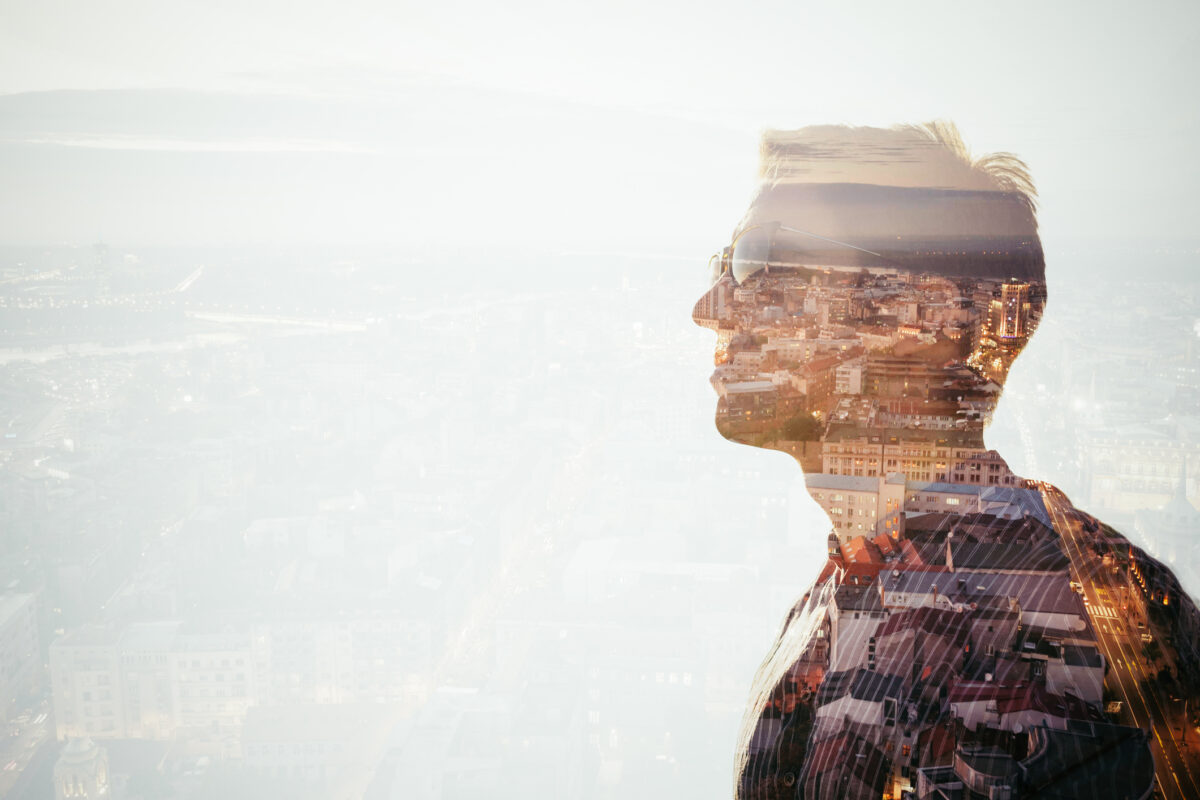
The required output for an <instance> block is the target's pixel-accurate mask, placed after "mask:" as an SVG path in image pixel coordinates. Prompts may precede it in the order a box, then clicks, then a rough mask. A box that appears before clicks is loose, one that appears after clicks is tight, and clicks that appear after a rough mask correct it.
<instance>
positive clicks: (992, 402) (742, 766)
mask: <svg viewBox="0 0 1200 800" xmlns="http://www.w3.org/2000/svg"><path fill="white" fill-rule="evenodd" d="M885 145H886V147H885ZM931 151H932V152H931ZM868 154H869V157H868ZM947 155H951V156H953V157H954V158H957V159H958V160H959V162H960V166H961V170H960V172H959V173H958V178H959V179H960V180H962V181H963V183H964V184H965V183H967V182H974V181H976V180H978V179H980V178H982V179H984V180H988V179H990V180H992V181H993V185H992V187H991V189H990V191H991V195H990V196H989V195H988V194H987V192H988V191H989V190H988V189H982V190H981V189H980V188H979V187H978V186H975V185H958V186H955V185H954V183H953V181H954V179H955V176H954V174H953V171H947V170H946V168H945V164H944V163H942V159H943V158H944V157H945V156H947ZM1003 158H1004V160H1005V163H1004V165H1003V166H1001V167H999V168H996V160H995V157H992V158H991V159H988V158H985V159H981V160H973V159H971V158H970V157H969V155H967V154H966V151H965V148H963V147H962V145H961V142H960V141H959V140H958V139H957V136H956V135H955V133H954V131H953V129H952V128H949V127H947V126H938V125H932V126H926V127H923V128H904V129H896V130H893V131H873V132H864V131H861V130H850V129H808V130H804V131H798V132H794V133H775V132H772V133H768V134H766V135H765V137H764V145H763V160H764V164H763V170H762V171H763V173H764V176H765V178H764V182H763V188H762V189H761V190H760V192H759V193H758V195H757V196H756V197H755V199H754V201H753V202H752V205H751V210H750V212H749V213H748V214H747V215H746V217H745V218H744V219H743V220H742V222H741V223H740V224H739V226H738V228H737V229H736V231H735V234H734V236H733V240H732V243H731V245H730V246H729V247H727V248H725V249H724V250H723V251H722V252H721V253H720V254H718V255H717V256H714V257H713V260H712V261H711V262H710V267H711V270H712V272H713V274H714V276H715V277H716V280H715V282H714V284H713V286H712V287H711V288H710V289H709V291H708V292H706V293H705V294H704V295H703V296H702V297H701V298H700V300H699V301H698V302H697V303H696V305H695V307H694V309H693V312H692V316H693V319H694V321H695V322H696V323H697V324H699V325H701V326H702V327H706V328H709V329H711V330H713V331H715V332H716V335H717V348H716V353H715V358H714V362H715V371H714V372H713V375H712V378H711V381H712V385H713V387H714V389H715V390H716V393H717V396H718V402H717V412H716V425H717V429H718V430H719V431H720V432H721V434H722V435H723V436H725V437H726V438H727V439H730V440H731V441H734V442H738V443H742V444H749V445H753V446H758V447H765V448H770V449H775V450H781V451H783V452H786V453H789V454H790V455H792V456H793V457H794V458H795V459H796V461H798V462H799V464H800V466H801V467H802V469H803V471H804V481H805V485H806V488H807V490H808V493H809V494H810V495H811V497H812V499H813V500H815V501H816V503H817V504H818V505H820V506H821V508H822V509H823V510H824V511H825V512H826V514H827V515H828V518H829V522H830V524H831V530H830V531H829V533H828V561H827V564H826V566H825V569H824V570H823V571H822V572H821V574H820V576H819V577H818V579H817V581H816V582H815V584H814V585H813V586H812V587H811V588H810V589H809V591H808V592H807V593H806V594H805V595H804V596H803V597H802V598H801V599H800V601H799V602H798V603H797V604H796V605H795V606H794V607H793V609H792V611H791V612H790V613H789V614H788V617H787V620H786V622H785V624H784V628H783V631H782V632H781V634H780V637H779V640H778V641H777V643H776V645H775V648H774V650H773V651H772V652H771V653H770V654H769V655H768V656H767V658H766V660H765V661H764V663H763V665H762V667H761V668H760V673H759V678H758V681H757V684H756V686H755V688H754V690H753V692H752V695H751V704H750V707H749V708H748V709H747V718H746V722H745V723H744V725H743V731H742V737H741V740H740V750H739V758H740V761H739V771H738V775H737V784H736V790H737V794H738V796H739V797H743V798H775V797H781V798H782V797H787V798H792V797H802V798H831V799H832V798H845V797H852V798H880V797H883V798H897V800H898V798H902V797H903V798H920V800H969V799H970V798H995V797H1004V798H1020V797H1089V798H1093V797H1094V798H1143V797H1150V796H1152V795H1153V796H1165V797H1196V796H1200V788H1198V787H1200V784H1197V782H1196V780H1195V778H1194V777H1193V775H1194V774H1197V775H1200V770H1198V767H1200V759H1198V758H1196V757H1195V755H1193V752H1192V748H1190V747H1189V746H1188V744H1187V742H1188V740H1189V738H1190V739H1191V740H1192V741H1193V742H1195V743H1197V744H1198V745H1200V736H1198V735H1197V732H1196V731H1192V732H1191V733H1190V735H1189V729H1190V728H1193V727H1195V724H1196V723H1195V720H1194V718H1193V717H1190V716H1189V713H1193V714H1194V711H1195V709H1193V710H1192V712H1189V710H1188V708H1187V706H1188V701H1189V699H1194V698H1195V697H1196V696H1197V690H1198V689H1200V684H1198V683H1197V678H1198V677H1200V660H1198V659H1197V650H1196V647H1195V644H1194V642H1195V640H1196V637H1197V634H1200V616H1198V614H1197V611H1196V606H1195V604H1194V603H1193V602H1192V600H1191V599H1190V597H1189V596H1188V594H1187V592H1185V591H1184V590H1183V589H1182V587H1181V585H1180V583H1179V580H1178V578H1177V577H1176V576H1175V574H1174V573H1173V572H1172V571H1171V570H1170V569H1169V568H1168V567H1166V566H1164V565H1163V564H1161V563H1160V562H1159V561H1157V560H1156V559H1155V558H1153V557H1152V556H1150V555H1148V554H1147V553H1146V552H1145V551H1144V550H1142V549H1141V548H1139V547H1136V546H1134V545H1133V544H1131V543H1130V542H1129V541H1128V540H1127V539H1126V538H1125V537H1124V536H1123V535H1121V534H1120V533H1118V532H1117V530H1115V529H1113V528H1112V527H1110V526H1108V525H1105V524H1103V523H1101V522H1100V521H1098V520H1097V519H1095V518H1093V517H1091V516H1089V515H1088V514H1085V513H1083V512H1081V511H1079V510H1077V509H1076V508H1075V507H1074V506H1073V505H1072V503H1071V501H1070V500H1069V499H1068V498H1067V496H1066V495H1065V494H1063V493H1062V492H1061V491H1060V490H1058V489H1056V488H1055V487H1053V486H1051V485H1049V484H1048V483H1045V482H1040V481H1037V480H1034V479H1031V478H1027V477H1022V476H1019V475H1016V474H1014V473H1013V472H1012V471H1011V470H1010V469H1009V467H1008V464H1007V463H1006V461H1005V460H1004V459H1003V458H1002V457H1001V455H1000V454H999V453H997V452H996V451H994V450H990V449H989V448H988V447H987V446H986V445H985V443H984V435H983V434H984V428H985V427H986V426H987V425H988V424H989V423H990V421H991V419H992V417H993V414H994V412H995V410H996V405H997V401H998V399H999V397H1000V395H1001V392H1002V389H1003V387H1004V384H1005V382H1006V378H1007V375H1008V373H1009V371H1010V369H1011V368H1012V366H1013V364H1014V361H1015V360H1016V358H1017V357H1018V355H1019V354H1020V353H1021V351H1022V349H1023V348H1024V347H1025V346H1026V344H1027V343H1028V341H1029V339H1030V337H1031V336H1032V335H1033V333H1034V331H1035V330H1036V329H1037V328H1038V325H1039V323H1040V322H1041V320H1042V317H1043V313H1044V311H1045V308H1046V300H1047V291H1046V283H1045V280H1044V271H1043V265H1042V256H1041V249H1040V245H1039V244H1038V241H1037V229H1036V222H1035V221H1034V219H1033V214H1032V210H1033V208H1032V184H1031V182H1030V181H1029V180H1028V177H1027V176H1026V175H1025V174H1024V172H1023V170H1022V167H1021V165H1020V164H1019V163H1018V162H1016V161H1015V159H1012V158H1011V157H1003ZM989 162H990V163H989ZM864 164H867V166H866V167H865V168H862V167H863V165H864ZM914 164H915V165H917V167H916V168H917V169H918V176H914V174H913V173H912V172H911V170H912V169H914V167H913V165H914ZM921 164H924V165H925V166H926V167H927V169H928V170H929V171H930V172H938V173H940V174H939V175H937V176H936V177H932V178H930V180H929V182H930V183H931V184H932V183H936V184H939V185H938V186H937V187H936V188H931V186H928V185H926V184H925V182H924V181H922V179H921V178H920V177H919V167H920V165H921ZM889 165H890V168H889ZM789 171H790V173H791V175H790V177H789ZM859 172H862V173H866V175H865V177H864V176H863V175H860V174H858V173H859ZM947 176H950V179H949V183H950V185H949V186H948V185H946V184H947V183H948V180H947ZM855 179H862V180H868V181H879V183H843V181H846V180H855ZM888 181H890V182H888ZM1016 186H1020V187H1021V188H1019V189H1016V188H1014V187H1016ZM956 206H962V208H956ZM1014 208H1015V209H1016V212H1015V213H1014ZM1022 215H1024V216H1023V217H1022ZM1005 269H1009V270H1011V271H1012V272H1013V273H1014V275H1012V276H1008V277H1005V276H1004V271H1005ZM1185 468H1186V460H1185V461H1184V462H1183V466H1182V468H1181V474H1180V475H1179V478H1178V485H1179V487H1180V489H1179V493H1177V495H1176V498H1175V500H1174V501H1172V503H1171V504H1170V505H1169V506H1168V507H1167V508H1165V509H1164V510H1163V511H1162V512H1161V513H1160V514H1159V515H1157V516H1155V517H1154V524H1155V525H1156V526H1158V527H1160V529H1161V533H1160V534H1159V536H1160V537H1162V538H1165V539H1168V540H1172V541H1174V540H1177V539H1186V538H1187V537H1188V536H1189V535H1191V533H1192V531H1194V524H1195V520H1196V517H1197V513H1196V511H1195V510H1194V509H1193V508H1192V507H1191V506H1190V504H1189V502H1188V501H1187V497H1186V475H1184V474H1183V472H1182V470H1183V469H1185ZM813 535H814V536H818V535H821V534H820V533H819V532H818V531H813Z"/></svg>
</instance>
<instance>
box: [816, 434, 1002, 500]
mask: <svg viewBox="0 0 1200 800" xmlns="http://www.w3.org/2000/svg"><path fill="white" fill-rule="evenodd" d="M821 471H822V472H826V473H829V474H832V475H856V476H865V477H874V476H877V475H884V474H887V473H889V472H901V473H904V475H905V477H906V478H907V479H908V480H911V481H939V482H942V481H949V482H953V483H966V484H975V485H978V486H1017V485H1020V484H1021V483H1022V479H1021V478H1019V477H1017V476H1016V475H1014V474H1013V473H1012V472H1011V471H1010V470H1009V469H1008V464H1006V463H1005V461H1004V459H1002V458H1001V457H1000V455H999V454H998V453H996V451H994V450H986V449H984V447H983V441H982V438H981V437H980V435H979V432H978V431H957V430H954V431H938V430H922V429H919V428H917V429H913V428H864V427H861V426H859V425H856V424H852V423H840V422H835V423H832V424H830V426H829V430H828V431H827V432H826V435H825V438H824V440H823V441H822V442H821Z"/></svg>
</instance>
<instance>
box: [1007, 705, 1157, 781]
mask: <svg viewBox="0 0 1200 800" xmlns="http://www.w3.org/2000/svg"><path fill="white" fill-rule="evenodd" d="M1021 766H1022V767H1023V771H1024V772H1025V780H1024V786H1025V791H1027V792H1028V794H1029V795H1030V796H1038V797H1089V798H1097V800H1107V799H1108V798H1113V799H1114V800H1116V798H1126V797H1144V796H1146V795H1147V794H1148V793H1149V791H1150V788H1151V785H1152V784H1153V782H1154V758H1153V756H1152V755H1151V754H1150V745H1149V742H1148V741H1147V735H1146V733H1145V732H1144V731H1143V730H1142V729H1141V728H1128V727H1125V726H1122V725H1104V724H1097V723H1090V722H1082V723H1072V724H1069V725H1068V727H1067V730H1055V729H1052V728H1044V727H1038V728H1034V729H1032V730H1030V732H1029V756H1028V757H1027V758H1026V759H1025V760H1024V761H1023V762H1021Z"/></svg>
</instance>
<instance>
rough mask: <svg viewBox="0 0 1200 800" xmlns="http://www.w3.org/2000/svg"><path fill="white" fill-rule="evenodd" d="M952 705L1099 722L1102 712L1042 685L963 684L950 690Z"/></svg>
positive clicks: (967, 682) (964, 682) (1005, 712)
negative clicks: (992, 706) (984, 705)
mask: <svg viewBox="0 0 1200 800" xmlns="http://www.w3.org/2000/svg"><path fill="white" fill-rule="evenodd" d="M948 699H949V702H951V703H980V702H984V703H995V704H996V711H997V713H1000V714H1013V713H1017V712H1020V711H1040V712H1042V713H1044V714H1050V715H1051V716H1055V717H1058V718H1059V719H1078V720H1089V719H1090V720H1095V721H1098V722H1102V721H1103V718H1102V717H1101V716H1100V714H1099V712H1098V711H1097V710H1096V709H1094V708H1092V707H1091V706H1089V705H1088V704H1087V703H1085V702H1084V701H1083V700H1080V699H1079V698H1078V697H1075V696H1074V695H1057V694H1052V693H1051V692H1049V691H1047V689H1046V687H1045V685H1044V684H1041V683H1017V684H1013V685H1002V684H997V683H992V682H984V681H959V682H957V683H956V684H955V685H954V686H952V687H951V688H950V695H949V698H948Z"/></svg>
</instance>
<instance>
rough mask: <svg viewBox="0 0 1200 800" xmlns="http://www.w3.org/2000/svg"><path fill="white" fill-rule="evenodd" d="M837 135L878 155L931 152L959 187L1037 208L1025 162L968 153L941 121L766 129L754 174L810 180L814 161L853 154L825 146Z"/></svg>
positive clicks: (959, 138)
mask: <svg viewBox="0 0 1200 800" xmlns="http://www.w3.org/2000/svg"><path fill="white" fill-rule="evenodd" d="M838 140H841V141H840V143H841V144H843V145H845V144H848V143H851V142H854V143H858V144H859V145H860V146H861V147H863V148H872V149H874V150H875V151H876V152H875V154H876V155H883V153H881V152H880V150H882V149H884V148H886V149H888V150H890V151H892V153H897V152H898V151H904V150H907V153H903V154H902V157H905V158H911V157H912V156H913V155H914V154H916V153H924V154H925V155H929V156H933V158H932V159H931V161H932V160H937V161H939V162H940V163H939V166H944V165H945V164H946V163H954V164H957V165H958V166H960V167H961V168H962V171H961V177H960V181H961V184H960V188H964V189H966V188H973V189H991V190H992V191H999V192H1008V193H1011V194H1014V195H1016V196H1018V197H1020V198H1021V200H1022V201H1023V202H1024V203H1025V204H1026V205H1027V206H1028V208H1029V210H1030V212H1031V213H1033V212H1036V211H1037V189H1036V188H1035V186H1034V183H1033V178H1032V177H1031V176H1030V174H1029V166H1028V165H1027V164H1026V163H1025V162H1024V161H1022V160H1021V159H1020V158H1018V157H1017V156H1015V155H1013V154H1012V153H1008V152H997V153H985V154H984V155H981V156H974V155H972V154H971V148H970V147H968V146H967V143H966V142H965V141H964V140H963V137H962V134H961V133H960V132H959V130H958V126H957V125H955V124H954V123H953V122H949V121H947V120H931V121H929V122H921V123H916V124H910V125H895V126H892V127H891V128H865V127H854V126H849V125H820V126H811V127H807V128H800V129H798V130H790V131H784V130H767V131H764V132H763V135H762V138H761V139H760V141H759V178H760V179H761V180H763V181H764V182H765V183H767V184H772V185H774V184H777V183H780V182H812V180H813V174H812V167H813V164H814V162H819V161H824V162H826V163H829V162H830V161H835V160H844V159H845V158H847V157H849V158H854V155H853V154H852V153H850V152H846V151H843V152H841V153H838V152H835V151H834V150H833V149H832V148H831V147H830V145H831V144H833V143H835V142H837V141H838ZM939 156H940V158H939Z"/></svg>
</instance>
